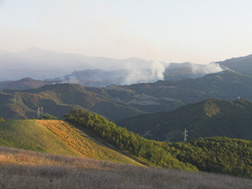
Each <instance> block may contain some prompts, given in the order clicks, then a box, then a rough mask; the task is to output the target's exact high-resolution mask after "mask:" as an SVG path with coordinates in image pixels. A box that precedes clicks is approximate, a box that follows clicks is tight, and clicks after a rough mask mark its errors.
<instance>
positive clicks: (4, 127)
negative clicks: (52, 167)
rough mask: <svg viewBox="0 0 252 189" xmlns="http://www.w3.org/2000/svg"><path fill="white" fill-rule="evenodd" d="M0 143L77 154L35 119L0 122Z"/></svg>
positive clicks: (28, 148) (36, 149)
mask: <svg viewBox="0 0 252 189" xmlns="http://www.w3.org/2000/svg"><path fill="white" fill-rule="evenodd" d="M0 136H1V139H0V145H1V146H8V147H15V148H20V149H26V150H33V151H40V152H49V153H54V154H68V155H78V153H76V152H75V151H74V150H72V149H71V148H70V147H69V146H68V145H67V144H65V143H64V142H63V141H61V140H60V139H59V138H58V137H57V136H55V135H54V134H53V133H51V132H50V131H49V130H48V129H46V128H45V127H44V126H43V125H41V124H39V123H38V122H36V121H35V120H19V121H8V122H2V123H0Z"/></svg>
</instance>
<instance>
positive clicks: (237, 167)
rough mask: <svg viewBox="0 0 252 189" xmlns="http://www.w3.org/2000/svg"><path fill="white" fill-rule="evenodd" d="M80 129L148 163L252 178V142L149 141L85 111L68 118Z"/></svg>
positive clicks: (208, 140) (211, 139)
mask: <svg viewBox="0 0 252 189" xmlns="http://www.w3.org/2000/svg"><path fill="white" fill-rule="evenodd" d="M65 117H66V120H67V121H70V122H72V123H75V124H78V125H79V126H80V128H88V129H90V130H92V131H94V132H95V133H96V134H97V135H99V136H100V137H102V138H103V139H104V140H106V141H107V142H109V143H111V144H113V145H115V146H117V147H118V148H120V149H121V150H124V151H128V152H129V153H131V154H133V155H134V156H137V157H139V158H143V159H145V160H147V162H146V163H147V164H149V165H155V166H160V167H168V168H175V169H187V170H197V169H199V170H201V171H208V172H216V173H228V174H233V175H238V176H246V177H252V161H251V159H252V143H251V142H250V141H245V140H238V139H229V138H225V137H213V138H201V139H198V140H195V141H192V142H189V143H165V142H157V141H152V140H147V139H145V138H143V137H141V136H139V135H137V134H134V133H132V132H129V131H128V130H126V129H125V128H121V127H117V126H116V125H115V124H114V123H112V122H109V121H108V120H106V119H105V118H104V117H102V116H99V115H97V114H93V113H90V112H84V111H82V110H73V111H71V112H70V113H69V114H68V115H66V116H65Z"/></svg>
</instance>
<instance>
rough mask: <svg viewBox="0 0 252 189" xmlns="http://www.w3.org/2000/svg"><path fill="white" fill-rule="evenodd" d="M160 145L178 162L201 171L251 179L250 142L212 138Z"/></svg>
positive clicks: (251, 144)
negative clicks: (188, 164) (185, 163)
mask: <svg viewBox="0 0 252 189" xmlns="http://www.w3.org/2000/svg"><path fill="white" fill-rule="evenodd" d="M160 145H162V146H163V147H164V148H165V149H166V150H167V151H170V152H171V153H172V154H173V155H174V156H175V157H176V158H177V159H179V160H180V161H183V162H189V163H191V164H193V165H195V166H196V167H197V168H198V169H199V170H201V171H207V172H215V173H225V174H232V175H237V176H245V177H251V178H252V142H251V141H246V140H239V139H230V138H227V137H212V138H200V139H197V140H194V141H191V142H188V143H160Z"/></svg>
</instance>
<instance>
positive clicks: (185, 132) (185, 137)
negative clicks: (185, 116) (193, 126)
mask: <svg viewBox="0 0 252 189" xmlns="http://www.w3.org/2000/svg"><path fill="white" fill-rule="evenodd" d="M187 133H188V130H186V128H185V131H184V132H183V135H184V142H186V141H187V137H188V134H187Z"/></svg>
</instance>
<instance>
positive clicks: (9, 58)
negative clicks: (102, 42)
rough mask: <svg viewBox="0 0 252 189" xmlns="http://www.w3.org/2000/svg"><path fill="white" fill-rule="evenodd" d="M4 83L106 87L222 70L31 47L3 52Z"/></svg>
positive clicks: (212, 66) (0, 74) (1, 75)
mask: <svg viewBox="0 0 252 189" xmlns="http://www.w3.org/2000/svg"><path fill="white" fill-rule="evenodd" d="M0 65H1V69H0V81H8V80H11V81H14V80H20V79H22V78H27V77H30V78H33V79H36V80H55V79H57V80H60V81H61V82H62V83H77V84H82V85H85V86H94V87H104V86H108V85H124V84H135V83H148V82H155V81H158V80H174V81H175V80H181V79H186V78H197V77H200V76H203V75H205V74H209V73H216V72H219V71H222V68H221V67H220V66H219V65H217V64H208V65H198V64H193V63H170V64H169V63H165V62H160V61H152V60H143V59H139V58H135V57H132V58H128V59H124V60H120V59H112V58H105V57H89V56H84V55H79V54H70V53H58V52H52V51H48V50H42V49H38V48H30V49H27V50H25V51H22V52H18V53H13V52H6V51H0Z"/></svg>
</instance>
